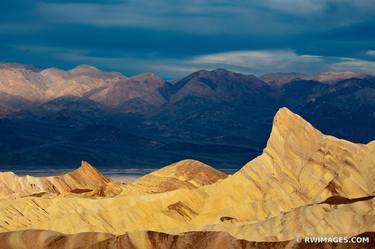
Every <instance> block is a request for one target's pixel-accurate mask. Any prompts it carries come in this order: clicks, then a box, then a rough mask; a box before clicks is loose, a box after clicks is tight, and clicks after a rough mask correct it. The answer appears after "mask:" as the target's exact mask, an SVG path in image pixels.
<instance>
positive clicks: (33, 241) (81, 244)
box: [0, 230, 375, 249]
mask: <svg viewBox="0 0 375 249" xmlns="http://www.w3.org/2000/svg"><path fill="white" fill-rule="evenodd" d="M359 236H360V237H368V238H369V239H370V241H375V233H364V234H359V235H358V237H359ZM30 245H32V248H33V249H267V248H272V249H365V248H366V249H372V248H374V247H373V246H374V243H371V242H370V243H362V244H338V243H336V244H335V243H326V244H323V243H303V242H300V243H298V242H297V241H278V242H253V241H247V240H238V239H236V238H234V237H233V236H231V235H229V234H228V233H226V232H188V233H184V234H179V235H170V234H165V233H158V232H131V233H127V234H124V235H120V236H114V235H111V234H105V233H80V234H74V235H65V234H61V233H56V232H51V231H43V230H25V231H19V232H9V233H2V234H0V246H1V248H2V249H20V248H31V247H30Z"/></svg>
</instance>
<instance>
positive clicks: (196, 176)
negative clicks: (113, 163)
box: [133, 160, 227, 193]
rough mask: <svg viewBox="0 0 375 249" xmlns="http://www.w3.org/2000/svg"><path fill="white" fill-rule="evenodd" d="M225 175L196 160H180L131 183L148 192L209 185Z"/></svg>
mask: <svg viewBox="0 0 375 249" xmlns="http://www.w3.org/2000/svg"><path fill="white" fill-rule="evenodd" d="M226 177H227V175H226V174H225V173H223V172H221V171H218V170H216V169H214V168H212V167H210V166H209V165H207V164H204V163H202V162H199V161H196V160H182V161H179V162H177V163H174V164H171V165H168V166H166V167H164V168H162V169H160V170H157V171H154V172H152V173H150V174H147V175H145V176H143V177H141V178H139V179H137V180H136V181H135V182H134V183H133V185H134V186H135V187H137V188H140V189H143V190H145V191H147V192H150V193H161V192H167V191H171V190H176V189H180V188H187V189H194V188H198V187H201V186H204V185H210V184H213V183H215V182H217V181H218V180H221V179H224V178H226Z"/></svg>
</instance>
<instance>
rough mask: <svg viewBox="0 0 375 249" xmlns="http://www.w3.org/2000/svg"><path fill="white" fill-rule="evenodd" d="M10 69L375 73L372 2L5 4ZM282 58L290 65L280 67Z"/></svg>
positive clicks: (1, 14)
mask: <svg viewBox="0 0 375 249" xmlns="http://www.w3.org/2000/svg"><path fill="white" fill-rule="evenodd" d="M0 5H1V8H0V52H1V54H2V56H3V58H2V59H1V60H7V61H18V62H23V63H31V64H37V65H39V66H59V67H63V68H68V67H72V66H74V65H76V64H79V63H90V64H93V65H95V66H98V67H101V68H103V69H108V70H120V71H122V72H124V73H126V74H134V73H139V72H142V71H154V72H156V73H159V74H161V75H163V76H166V77H178V76H180V75H183V74H186V73H188V72H191V71H193V70H196V69H200V68H214V67H217V66H225V67H227V68H232V69H234V70H239V71H243V72H251V73H264V72H269V71H276V70H280V71H304V72H318V71H324V70H359V71H366V72H369V73H375V70H374V69H375V65H374V63H375V62H374V59H375V58H374V56H373V55H371V54H372V53H371V52H368V51H374V50H375V35H374V32H373V30H374V28H375V16H374V14H373V13H375V4H374V1H372V0H362V1H348V0H322V1H317V0H283V1H281V0H263V1H244V0H238V1H229V0H210V1H202V0H192V1H185V0H174V1H172V0H170V1H161V0H153V1H148V0H147V1H146V0H123V1H121V0H112V1H104V0H76V1H74V0H66V1H63V0H34V1H28V0H17V1H8V0H6V1H2V2H1V3H0ZM277 58H283V59H282V60H279V59H277Z"/></svg>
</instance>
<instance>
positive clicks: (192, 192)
mask: <svg viewBox="0 0 375 249" xmlns="http://www.w3.org/2000/svg"><path fill="white" fill-rule="evenodd" d="M93 174H94V173H93ZM94 175H95V174H94ZM77 177H79V174H77V175H75V177H72V178H74V179H77ZM87 177H88V178H83V180H82V182H85V184H88V183H87V181H88V179H91V178H93V176H92V175H89V174H88V175H87ZM94 178H95V177H94ZM99 178H100V177H99ZM224 178H225V175H224V174H222V173H220V172H217V171H215V170H214V169H212V168H210V167H209V166H207V165H204V164H203V163H200V162H197V161H193V160H185V161H181V162H178V163H176V164H172V165H170V166H167V167H165V168H163V169H161V170H159V171H156V172H153V173H151V174H150V175H147V176H145V177H143V178H141V179H139V180H138V181H136V182H134V183H133V184H128V185H124V186H121V190H122V192H120V193H117V194H116V196H114V197H111V198H110V197H109V196H107V197H105V198H87V197H81V196H71V195H69V196H65V195H58V196H56V197H54V198H40V197H35V196H30V197H25V198H17V199H14V198H13V199H11V198H8V199H4V200H2V201H1V202H0V232H11V231H20V230H25V229H42V230H52V231H57V232H61V233H66V234H69V233H82V232H100V233H110V234H114V235H118V236H120V237H117V238H110V239H109V240H107V241H102V242H99V243H97V244H96V245H95V246H96V247H93V246H94V245H91V246H92V247H91V248H262V247H261V246H260V245H261V244H259V243H258V244H256V245H257V246H258V247H257V246H254V243H255V242H268V243H271V242H275V243H276V244H275V247H271V248H301V247H298V246H299V245H294V244H293V245H291V244H288V243H287V242H283V243H286V244H282V243H279V241H295V239H296V238H299V237H303V236H326V235H337V236H349V237H350V236H354V235H357V234H361V233H365V232H373V231H375V225H374V224H375V199H373V196H374V195H375V181H374V179H375V142H372V143H369V144H354V143H351V142H348V141H345V140H340V139H337V138H335V137H332V136H327V135H324V134H322V133H321V132H319V131H318V130H316V129H315V128H314V127H312V126H311V125H310V124H309V123H308V122H306V121H304V120H303V119H302V118H301V117H300V116H298V115H296V114H294V113H292V112H290V111H289V110H288V109H286V108H282V109H280V110H279V112H278V113H277V114H276V116H275V118H274V122H273V128H272V132H271V135H270V138H269V140H268V143H267V146H266V148H265V149H264V151H263V153H262V155H260V156H259V157H257V158H255V159H254V160H252V161H250V162H249V163H248V164H246V165H245V166H244V167H243V168H242V169H241V170H240V171H238V172H237V173H236V174H234V175H232V176H228V177H226V178H225V179H224ZM69 179H70V178H69ZM84 179H86V180H84ZM102 181H104V182H105V183H107V181H106V178H103V179H102ZM20 189H21V190H22V189H23V188H20ZM136 231H140V232H136ZM142 231H155V232H156V233H155V234H156V235H155V236H156V237H152V236H151V237H150V236H149V234H150V233H146V232H142ZM193 231H194V232H195V233H190V232H193ZM215 232H216V233H215ZM163 233H167V234H169V235H163ZM186 233H188V234H190V235H187V234H186ZM145 234H147V236H146V235H145ZM202 234H204V235H202ZM223 234H227V235H223ZM121 235H122V236H121ZM189 236H193V237H189ZM194 236H198V237H199V236H203V237H202V238H203V239H198V237H194ZM192 238H194V239H192ZM159 239H160V241H159ZM244 240H247V241H253V242H249V243H250V244H247V242H241V243H240V242H239V241H244ZM155 241H156V242H155ZM171 241H172V242H171ZM173 241H174V242H173ZM191 241H195V242H191ZM199 241H206V242H204V243H206V244H199ZM224 241H227V242H224ZM0 242H1V239H0ZM154 242H155V243H154ZM126 243H130V244H126ZM149 243H151V246H150V244H149ZM168 243H169V244H168ZM184 243H185V244H184ZM186 243H187V244H186ZM189 243H190V247H188V246H187V245H189ZM202 243H203V242H202ZM225 243H229V244H225ZM238 243H239V244H238ZM290 243H291V242H290ZM109 245H110V246H109ZM123 245H125V247H124V246H123ZM131 245H132V246H133V247H131ZM155 245H160V247H157V246H155ZM165 245H167V246H165ZM176 245H178V247H176ZM204 245H205V246H204ZM215 245H216V247H215ZM222 245H227V246H225V247H220V246H222ZM232 245H233V247H231V246H232ZM265 245H267V246H266V247H265V248H269V247H268V246H269V245H270V244H267V243H265ZM121 246H122V247H121ZM126 246H127V247H126ZM163 246H164V247H163ZM194 246H196V247H194ZM296 246H297V247H296ZM86 248H90V247H86ZM302 248H309V247H302ZM311 248H315V247H311ZM316 248H319V247H316ZM322 248H323V247H322ZM327 248H340V247H327ZM342 248H343V247H342ZM358 248H360V247H358ZM364 248H366V247H364Z"/></svg>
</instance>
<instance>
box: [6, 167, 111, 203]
mask: <svg viewBox="0 0 375 249" xmlns="http://www.w3.org/2000/svg"><path fill="white" fill-rule="evenodd" d="M110 186H111V180H110V179H109V178H107V177H105V176H103V175H102V174H101V173H100V172H99V171H97V170H96V169H95V168H93V167H92V166H91V165H90V164H89V163H87V162H84V161H83V162H82V164H81V166H80V167H79V168H78V169H76V170H74V171H72V172H69V173H67V174H65V175H62V176H48V177H33V176H17V175H16V174H14V173H13V172H3V173H0V199H4V198H16V197H25V196H48V195H58V194H88V195H91V196H100V195H101V196H103V195H109V194H111V192H113V193H114V192H116V191H115V189H114V188H112V190H110V191H108V190H109V188H110ZM113 193H112V194H113Z"/></svg>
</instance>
